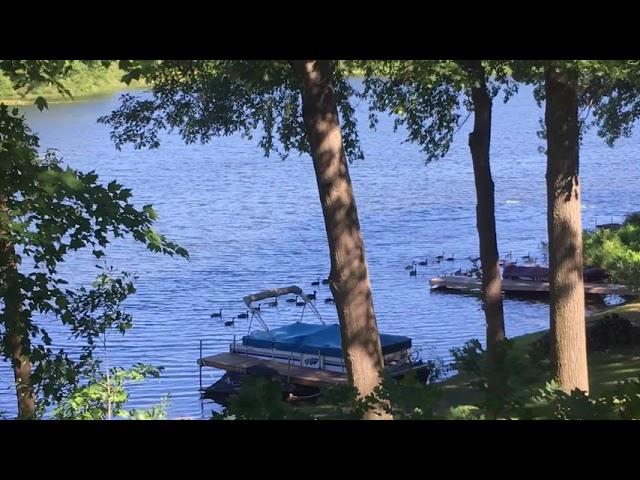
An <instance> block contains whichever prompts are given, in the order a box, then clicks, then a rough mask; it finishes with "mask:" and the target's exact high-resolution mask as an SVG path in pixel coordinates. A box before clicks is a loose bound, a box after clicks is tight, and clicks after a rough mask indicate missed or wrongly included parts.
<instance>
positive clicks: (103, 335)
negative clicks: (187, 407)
mask: <svg viewBox="0 0 640 480" xmlns="http://www.w3.org/2000/svg"><path fill="white" fill-rule="evenodd" d="M132 293H135V288H134V285H133V282H132V277H131V276H130V275H129V274H128V273H126V272H123V273H122V274H120V275H114V273H113V269H105V270H104V271H103V272H101V273H100V275H98V277H97V279H96V281H95V282H94V285H93V288H92V289H90V290H87V289H86V288H84V287H81V288H80V289H79V291H78V292H73V291H68V298H69V303H68V305H67V306H66V308H65V309H64V313H63V314H62V315H61V317H62V321H63V323H65V324H67V325H68V326H69V327H70V331H71V334H72V337H73V338H76V339H80V340H82V354H81V356H80V359H79V360H78V361H73V360H70V359H68V362H67V368H68V369H69V370H70V371H73V372H74V374H75V376H74V377H73V380H72V381H69V380H68V379H65V381H62V382H58V383H56V382H55V381H54V379H52V376H51V375H43V374H40V375H39V376H37V373H38V369H39V368H41V365H38V366H37V367H36V369H35V371H34V376H37V378H38V377H39V378H41V379H42V382H41V385H43V386H44V387H48V389H49V390H48V391H47V390H45V395H44V396H43V398H42V399H41V401H40V410H41V412H42V411H43V409H44V407H45V406H46V404H47V402H46V399H47V398H49V397H50V396H53V397H54V398H55V401H56V402H57V406H56V408H55V409H54V410H53V416H54V417H55V418H58V419H80V420H103V419H111V418H112V417H113V416H116V417H121V418H140V419H145V418H162V417H163V416H164V415H165V407H166V402H165V401H163V403H162V404H161V405H160V406H156V407H153V408H152V409H151V410H144V411H133V410H132V411H126V410H124V408H123V406H124V405H125V403H126V402H127V400H128V398H129V395H128V392H127V390H126V383H127V382H140V381H142V380H144V379H145V378H147V377H155V378H157V377H158V376H159V375H160V372H161V371H162V367H153V366H151V365H145V364H142V363H138V364H136V365H134V366H133V367H131V368H128V369H123V368H120V367H110V366H109V359H108V340H109V336H110V335H111V334H112V333H120V334H122V335H124V334H125V332H126V331H127V330H129V329H130V328H131V327H132V325H133V319H132V317H131V315H129V314H127V313H125V312H124V311H123V309H122V302H124V300H125V299H126V298H127V297H128V296H129V295H130V294H132ZM98 348H101V351H102V356H101V357H98V356H96V353H95V351H96V349H98ZM103 364H104V368H103ZM54 378H55V377H54ZM47 393H49V395H46V394H47ZM52 394H53V395H52Z"/></svg>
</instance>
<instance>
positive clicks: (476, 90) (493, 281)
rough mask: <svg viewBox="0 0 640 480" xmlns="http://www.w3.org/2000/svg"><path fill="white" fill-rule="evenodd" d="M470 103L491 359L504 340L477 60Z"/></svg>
mask: <svg viewBox="0 0 640 480" xmlns="http://www.w3.org/2000/svg"><path fill="white" fill-rule="evenodd" d="M470 70H471V80H472V82H474V83H473V85H472V88H471V100H472V102H473V111H474V114H473V115H474V117H473V118H474V121H473V132H471V133H470V134H469V149H470V150H471V158H472V160H473V175H474V177H475V184H476V198H477V202H478V203H477V205H476V222H477V228H478V239H479V243H480V262H481V264H482V290H483V294H484V295H483V300H484V314H485V318H486V322H487V354H488V357H489V361H492V360H495V351H496V348H497V345H498V343H499V342H501V341H502V340H504V338H505V331H504V313H503V309H502V279H501V277H500V260H499V257H498V242H497V239H496V217H495V202H494V184H493V178H492V177H491V164H490V155H489V147H490V143H491V107H492V105H491V97H490V96H489V92H488V91H487V85H486V80H485V72H484V69H483V68H482V65H481V63H480V61H474V62H473V65H470Z"/></svg>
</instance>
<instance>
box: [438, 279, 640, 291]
mask: <svg viewBox="0 0 640 480" xmlns="http://www.w3.org/2000/svg"><path fill="white" fill-rule="evenodd" d="M429 284H430V285H431V287H432V288H436V289H441V288H442V289H444V288H448V289H452V290H482V280H480V279H479V278H472V277H463V276H457V275H452V276H444V277H436V278H432V279H431V280H429ZM502 291H503V292H505V293H509V292H513V293H532V292H548V291H549V282H539V281H533V280H510V279H507V278H504V279H502ZM584 291H585V293H590V294H594V295H620V296H634V295H638V294H640V292H638V291H634V290H633V289H631V288H629V287H626V286H624V285H616V284H612V283H587V282H585V284H584Z"/></svg>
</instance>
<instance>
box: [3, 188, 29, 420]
mask: <svg viewBox="0 0 640 480" xmlns="http://www.w3.org/2000/svg"><path fill="white" fill-rule="evenodd" d="M0 209H2V210H3V211H6V204H5V202H4V199H3V198H0ZM3 213H4V212H3ZM1 234H2V232H0V281H1V283H2V285H1V286H0V290H1V291H2V300H3V302H4V315H3V316H4V319H3V320H4V322H3V323H4V327H5V345H3V349H4V350H5V352H6V353H5V354H7V355H8V356H10V357H11V361H12V364H13V375H14V378H15V382H16V394H17V397H18V417H19V418H21V419H32V418H34V416H35V396H34V393H33V387H32V385H31V359H30V357H29V355H28V354H27V353H25V340H26V339H27V338H28V333H27V329H26V325H25V319H24V315H23V312H22V301H21V295H20V284H19V282H18V267H17V264H16V255H15V250H14V248H13V245H12V244H11V243H10V242H8V241H7V240H6V239H3V238H2V235H1Z"/></svg>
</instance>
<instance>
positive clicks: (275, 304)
mask: <svg viewBox="0 0 640 480" xmlns="http://www.w3.org/2000/svg"><path fill="white" fill-rule="evenodd" d="M269 306H270V307H277V306H278V297H276V299H275V301H273V302H269Z"/></svg>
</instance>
